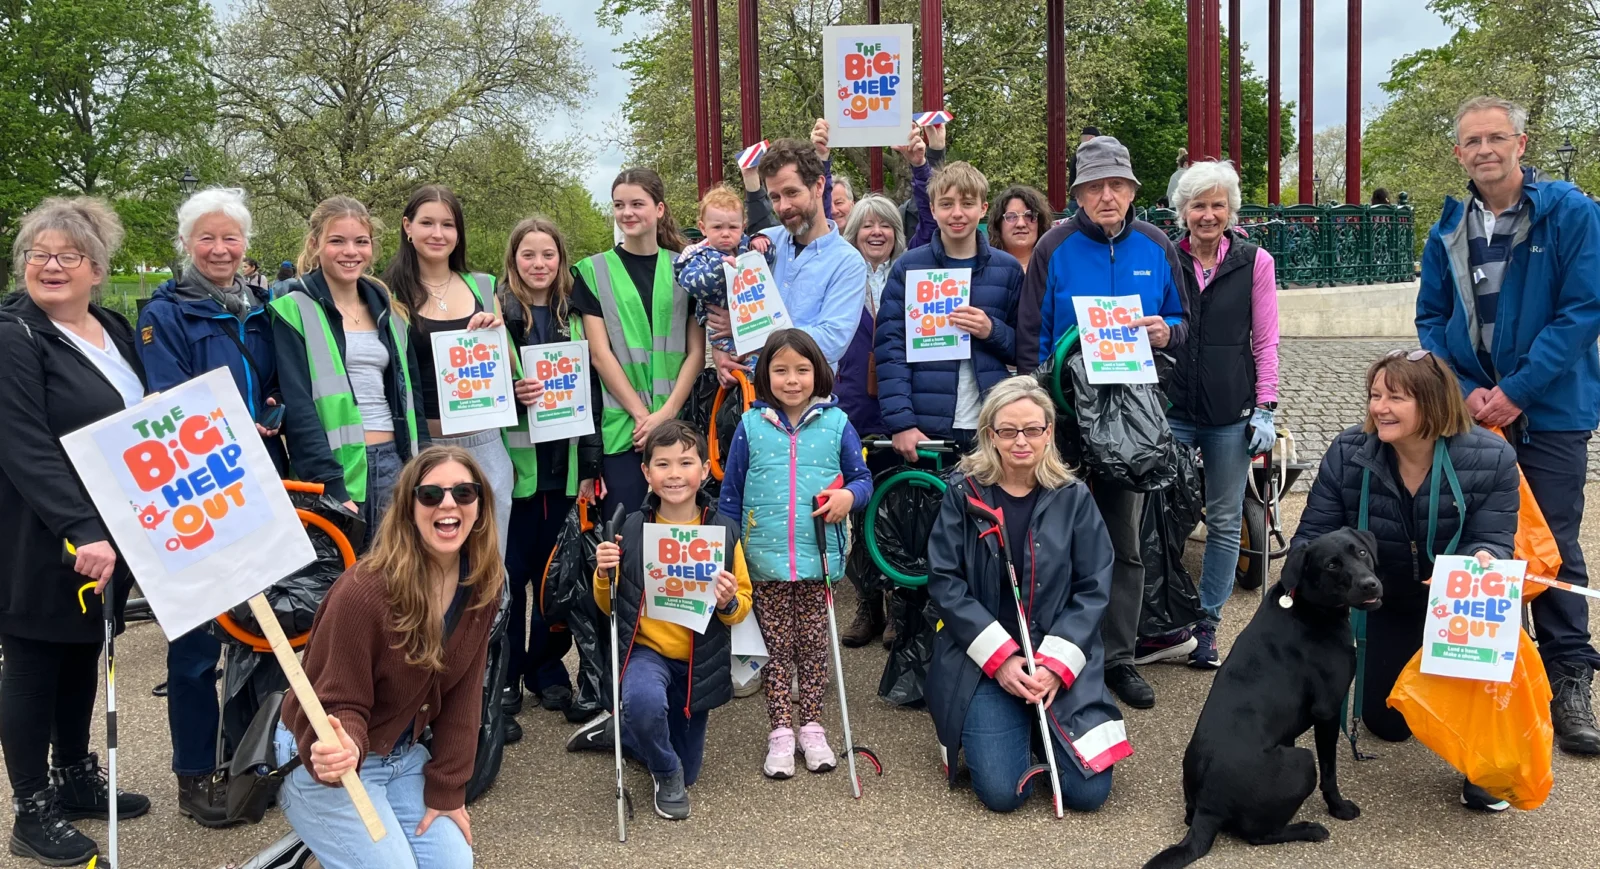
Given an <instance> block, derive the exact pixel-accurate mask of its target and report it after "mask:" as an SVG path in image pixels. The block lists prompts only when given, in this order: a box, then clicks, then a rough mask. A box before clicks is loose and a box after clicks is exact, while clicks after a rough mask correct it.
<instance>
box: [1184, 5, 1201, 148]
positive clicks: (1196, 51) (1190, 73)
mask: <svg viewBox="0 0 1600 869" xmlns="http://www.w3.org/2000/svg"><path fill="white" fill-rule="evenodd" d="M1187 17H1188V25H1189V35H1188V39H1187V41H1186V44H1187V47H1188V49H1189V60H1188V64H1187V65H1186V67H1185V71H1186V73H1187V77H1188V85H1189V90H1188V96H1189V112H1188V119H1189V156H1190V157H1192V158H1194V159H1196V160H1198V159H1200V155H1201V154H1203V153H1204V152H1205V149H1206V137H1205V126H1204V124H1205V122H1204V118H1205V101H1206V98H1205V89H1204V83H1205V79H1206V71H1205V67H1204V60H1203V58H1204V57H1205V55H1204V54H1202V53H1201V45H1202V44H1203V43H1204V42H1205V36H1204V33H1205V27H1204V18H1205V7H1204V5H1203V0H1189V4H1188V16H1187Z"/></svg>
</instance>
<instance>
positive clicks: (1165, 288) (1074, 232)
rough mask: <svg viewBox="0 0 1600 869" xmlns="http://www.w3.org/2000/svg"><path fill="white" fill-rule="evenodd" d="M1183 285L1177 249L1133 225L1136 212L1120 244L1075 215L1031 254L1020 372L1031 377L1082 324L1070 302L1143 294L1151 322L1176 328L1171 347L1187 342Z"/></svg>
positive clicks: (1147, 227) (1021, 317) (1020, 330)
mask: <svg viewBox="0 0 1600 869" xmlns="http://www.w3.org/2000/svg"><path fill="white" fill-rule="evenodd" d="M1184 286H1185V284H1184V279H1183V264H1182V263H1180V262H1179V261H1178V248H1177V246H1175V245H1174V244H1173V243H1172V240H1171V239H1169V238H1167V236H1166V233H1163V232H1162V231H1161V230H1160V229H1157V228H1156V227H1155V225H1153V224H1149V223H1146V222H1144V221H1142V220H1135V219H1134V218H1133V209H1131V208H1130V209H1128V218H1127V220H1126V221H1124V222H1123V224H1122V231H1121V232H1119V233H1118V234H1117V237H1116V238H1107V237H1106V234H1105V231H1104V230H1102V229H1101V228H1100V226H1099V225H1098V224H1096V223H1095V222H1094V221H1093V220H1090V219H1089V215H1088V213H1086V212H1085V211H1084V210H1083V209H1081V208H1080V209H1078V213H1077V214H1076V215H1074V216H1073V217H1072V218H1070V219H1068V220H1067V221H1066V222H1065V223H1062V224H1061V225H1059V226H1056V227H1054V228H1052V229H1051V230H1050V231H1049V232H1047V233H1045V234H1044V237H1043V238H1041V239H1039V243H1038V245H1036V246H1035V247H1034V249H1033V257H1032V258H1031V259H1030V260H1029V264H1028V277H1027V279H1026V280H1025V281H1023V284H1022V301H1021V303H1020V304H1019V305H1018V308H1017V371H1019V372H1021V373H1023V374H1032V373H1033V370H1034V369H1035V368H1038V367H1039V366H1040V365H1042V364H1043V363H1044V361H1045V360H1047V359H1049V358H1050V354H1051V352H1052V351H1053V350H1054V349H1055V346H1056V342H1057V341H1058V340H1060V339H1061V336H1062V335H1064V334H1066V332H1067V330H1068V329H1070V328H1072V327H1073V326H1075V325H1077V322H1078V312H1077V311H1076V309H1074V308H1073V306H1072V297H1073V296H1138V297H1139V299H1140V301H1141V302H1143V303H1144V313H1145V315H1146V316H1153V317H1161V318H1162V319H1164V320H1166V321H1167V325H1168V326H1170V327H1172V335H1171V337H1169V338H1168V339H1167V346H1169V347H1177V346H1179V345H1181V344H1183V342H1184V339H1185V338H1186V337H1187V336H1188V334H1189V315H1188V306H1187V304H1186V300H1185V298H1184V295H1183V287H1184Z"/></svg>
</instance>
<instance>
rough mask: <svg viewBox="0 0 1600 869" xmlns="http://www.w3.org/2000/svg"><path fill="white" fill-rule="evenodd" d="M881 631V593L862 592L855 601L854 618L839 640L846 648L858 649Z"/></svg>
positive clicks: (874, 638)
mask: <svg viewBox="0 0 1600 869" xmlns="http://www.w3.org/2000/svg"><path fill="white" fill-rule="evenodd" d="M881 633H883V595H881V594H877V593H876V592H870V591H868V592H862V593H861V595H860V597H859V598H858V599H857V601H856V618H855V621H853V622H851V623H850V627H848V628H845V630H844V633H842V634H840V635H839V642H840V643H842V644H843V645H844V647H845V648H847V649H859V648H861V647H862V646H865V645H866V644H868V643H870V642H872V641H873V640H876V639H877V638H878V635H879V634H881Z"/></svg>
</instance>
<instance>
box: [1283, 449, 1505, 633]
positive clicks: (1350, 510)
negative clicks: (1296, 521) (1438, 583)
mask: <svg viewBox="0 0 1600 869" xmlns="http://www.w3.org/2000/svg"><path fill="white" fill-rule="evenodd" d="M1447 443H1448V445H1449V446H1448V450H1449V456H1450V463H1451V464H1452V465H1453V466H1454V467H1455V470H1456V476H1457V477H1458V478H1459V479H1460V481H1461V494H1462V497H1464V498H1465V499H1466V502H1467V503H1466V511H1465V512H1466V518H1465V522H1466V525H1465V527H1462V524H1461V523H1462V521H1463V519H1462V510H1461V508H1460V505H1458V504H1456V502H1455V496H1454V495H1452V494H1451V493H1450V486H1449V483H1448V482H1447V481H1445V480H1441V481H1439V524H1438V528H1437V529H1436V530H1435V533H1434V541H1435V542H1434V551H1432V552H1430V551H1428V495H1429V490H1430V489H1431V487H1432V480H1431V479H1424V480H1423V482H1422V485H1421V486H1420V487H1419V488H1418V489H1417V494H1416V497H1415V498H1414V500H1413V502H1412V505H1411V506H1412V510H1411V515H1409V516H1407V515H1403V509H1402V506H1401V505H1402V503H1403V502H1402V501H1401V499H1400V486H1401V483H1400V481H1399V480H1396V479H1395V478H1394V475H1393V474H1391V473H1390V470H1389V467H1390V463H1389V459H1388V457H1387V456H1386V455H1385V454H1384V453H1385V452H1387V451H1389V450H1390V447H1389V446H1388V445H1386V444H1384V443H1383V442H1382V441H1380V440H1378V436H1377V435H1375V434H1367V433H1366V432H1363V431H1362V430H1361V428H1360V427H1359V426H1355V427H1352V428H1349V429H1346V430H1345V431H1344V432H1342V433H1341V434H1340V435H1339V436H1338V437H1337V438H1335V439H1334V441H1333V443H1332V444H1331V445H1330V446H1329V447H1328V451H1327V453H1325V454H1324V455H1323V457H1322V467H1321V468H1320V469H1319V470H1318V471H1317V481H1316V482H1315V483H1314V484H1312V487H1311V494H1310V496H1309V497H1307V499H1306V508H1305V512H1304V513H1302V514H1301V515H1300V526H1299V527H1298V528H1296V529H1295V532H1294V541H1293V545H1299V544H1302V543H1305V542H1307V541H1310V540H1312V539H1315V538H1316V537H1319V536H1321V535H1323V534H1326V533H1328V532H1329V531H1334V530H1336V529H1339V528H1343V527H1346V526H1349V527H1351V528H1354V527H1356V519H1357V516H1358V515H1359V510H1360V504H1361V473H1362V470H1363V469H1370V470H1371V472H1372V476H1371V482H1370V484H1369V494H1368V502H1367V517H1368V518H1367V530H1369V531H1371V532H1372V533H1373V535H1374V536H1376V537H1377V538H1378V578H1379V579H1381V580H1382V581H1383V601H1384V605H1385V606H1391V605H1399V606H1407V607H1414V606H1421V605H1424V604H1425V603H1426V601H1427V587H1426V586H1424V585H1423V584H1422V582H1423V581H1424V580H1426V579H1427V578H1428V577H1429V576H1431V575H1432V574H1433V557H1434V556H1435V555H1445V554H1450V553H1446V552H1445V551H1444V550H1445V548H1446V547H1448V546H1449V545H1450V539H1451V538H1452V537H1454V536H1455V533H1456V529H1457V528H1461V542H1460V543H1459V544H1457V545H1456V549H1455V552H1454V554H1456V555H1471V554H1472V553H1474V552H1477V551H1478V550H1480V549H1483V550H1487V551H1488V552H1490V553H1491V554H1493V555H1494V556H1495V557H1496V558H1510V557H1511V550H1512V543H1513V540H1514V538H1515V537H1516V533H1517V507H1518V504H1519V503H1520V502H1519V499H1518V495H1517V483H1518V476H1517V454H1516V452H1515V451H1514V450H1512V448H1511V445H1510V444H1508V443H1506V442H1505V441H1504V440H1502V439H1501V438H1500V437H1499V436H1498V435H1495V434H1492V433H1490V432H1488V431H1485V430H1484V429H1482V428H1479V427H1477V426H1473V427H1472V430H1471V431H1469V432H1466V433H1464V434H1459V435H1456V436H1455V437H1452V438H1449V439H1448V441H1447ZM1380 451H1381V452H1380Z"/></svg>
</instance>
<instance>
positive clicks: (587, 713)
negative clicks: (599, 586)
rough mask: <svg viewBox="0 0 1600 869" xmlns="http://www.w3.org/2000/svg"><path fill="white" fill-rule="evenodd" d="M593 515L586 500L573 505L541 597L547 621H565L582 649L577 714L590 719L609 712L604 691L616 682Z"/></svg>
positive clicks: (575, 702) (576, 688) (574, 705)
mask: <svg viewBox="0 0 1600 869" xmlns="http://www.w3.org/2000/svg"><path fill="white" fill-rule="evenodd" d="M594 510H595V508H594V507H592V506H591V505H589V504H588V503H586V502H584V501H579V502H578V503H576V504H573V505H572V509H571V510H570V511H569V512H568V513H567V518H566V519H565V520H564V521H563V522H562V524H561V530H560V531H558V532H557V533H556V544H555V549H554V551H553V552H552V554H551V557H550V563H549V565H548V566H547V567H546V569H545V574H544V580H543V582H542V583H541V587H540V590H539V596H538V600H539V606H540V611H541V612H542V613H543V614H544V620H545V622H546V623H547V624H556V623H558V622H565V623H566V625H567V630H568V632H570V633H571V634H572V643H573V645H574V646H576V647H577V649H578V673H577V678H576V680H575V685H574V688H573V692H572V708H573V710H574V712H573V713H572V714H573V715H574V716H577V715H580V714H581V715H583V717H584V718H585V719H587V718H590V717H592V716H593V715H594V714H595V713H598V712H599V711H600V710H602V709H604V708H605V705H606V704H605V700H604V698H605V696H606V695H605V694H603V693H602V692H601V686H602V684H608V683H609V682H610V679H611V669H610V667H611V663H610V661H611V636H610V627H609V625H608V624H607V622H606V619H605V618H604V617H603V616H601V615H600V608H599V607H598V606H596V605H595V602H594V567H595V556H594V553H595V549H596V548H597V547H598V546H599V545H600V529H599V527H598V526H597V525H596V524H595V523H594V518H595V517H594V515H593V511H594ZM602 633H604V636H603V637H602Z"/></svg>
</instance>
